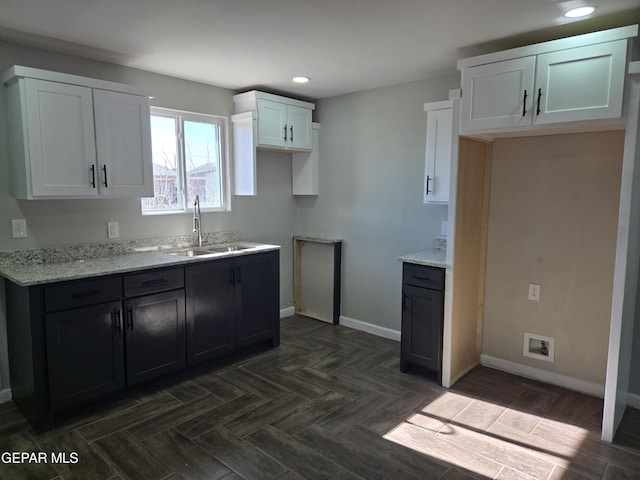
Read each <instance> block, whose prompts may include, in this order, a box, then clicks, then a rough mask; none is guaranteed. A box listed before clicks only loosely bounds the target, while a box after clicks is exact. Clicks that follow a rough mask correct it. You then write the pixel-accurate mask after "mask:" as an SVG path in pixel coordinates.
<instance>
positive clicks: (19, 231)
mask: <svg viewBox="0 0 640 480" xmlns="http://www.w3.org/2000/svg"><path fill="white" fill-rule="evenodd" d="M11 236H12V237H13V238H26V237H27V221H26V220H25V219H24V218H21V219H18V220H11Z"/></svg>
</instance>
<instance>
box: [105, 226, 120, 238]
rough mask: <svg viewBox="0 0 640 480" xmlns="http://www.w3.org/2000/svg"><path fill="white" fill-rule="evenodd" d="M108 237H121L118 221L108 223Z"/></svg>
mask: <svg viewBox="0 0 640 480" xmlns="http://www.w3.org/2000/svg"><path fill="white" fill-rule="evenodd" d="M107 237H108V238H119V237H120V229H119V227H118V222H109V223H107Z"/></svg>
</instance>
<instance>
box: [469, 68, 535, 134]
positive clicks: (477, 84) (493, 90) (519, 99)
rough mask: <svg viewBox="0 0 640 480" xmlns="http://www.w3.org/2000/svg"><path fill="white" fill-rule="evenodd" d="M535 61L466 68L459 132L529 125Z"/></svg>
mask: <svg viewBox="0 0 640 480" xmlns="http://www.w3.org/2000/svg"><path fill="white" fill-rule="evenodd" d="M534 73H535V57H533V56H532V57H523V58H516V59H513V60H505V61H503V62H496V63H489V64H486V65H479V66H476V67H469V68H465V69H464V70H463V72H462V96H463V102H462V106H461V119H460V129H461V131H462V132H470V131H489V130H495V129H496V128H504V127H517V126H521V125H530V124H531V106H532V98H533V79H534Z"/></svg>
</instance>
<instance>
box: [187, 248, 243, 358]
mask: <svg viewBox="0 0 640 480" xmlns="http://www.w3.org/2000/svg"><path fill="white" fill-rule="evenodd" d="M234 267H235V260H219V261H217V262H209V263H203V264H200V265H194V266H192V267H187V268H186V269H185V284H186V292H187V363H188V364H189V365H194V364H196V363H199V362H202V361H205V360H209V359H211V358H215V357H220V356H222V355H225V354H227V353H229V352H231V351H233V349H234V340H233V322H234V311H235V304H234V295H233V294H234V278H233V275H234Z"/></svg>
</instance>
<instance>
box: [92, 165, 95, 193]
mask: <svg viewBox="0 0 640 480" xmlns="http://www.w3.org/2000/svg"><path fill="white" fill-rule="evenodd" d="M91 186H92V187H93V188H96V166H95V165H91Z"/></svg>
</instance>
